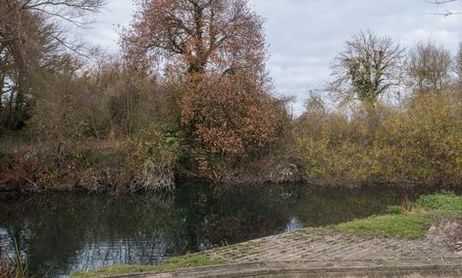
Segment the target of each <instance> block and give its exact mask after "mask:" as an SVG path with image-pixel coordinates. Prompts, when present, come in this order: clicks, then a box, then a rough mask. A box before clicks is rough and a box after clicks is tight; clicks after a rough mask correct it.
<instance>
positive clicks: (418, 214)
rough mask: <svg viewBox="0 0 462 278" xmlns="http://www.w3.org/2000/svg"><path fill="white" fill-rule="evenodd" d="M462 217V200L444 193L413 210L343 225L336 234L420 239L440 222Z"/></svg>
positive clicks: (402, 209)
mask: <svg viewBox="0 0 462 278" xmlns="http://www.w3.org/2000/svg"><path fill="white" fill-rule="evenodd" d="M460 213H462V196H457V195H455V194H454V193H451V192H441V193H437V194H432V195H425V196H422V197H420V198H419V199H418V200H417V201H416V202H415V203H414V204H412V205H411V206H408V207H407V208H405V207H397V206H393V207H390V208H389V210H388V213H387V214H385V215H374V216H371V217H368V218H364V219H358V220H354V221H351V222H347V223H342V224H339V225H337V226H335V227H334V229H335V230H337V231H340V232H347V233H356V234H360V235H368V236H389V237H398V238H409V239H421V238H424V237H425V235H426V234H427V231H428V230H429V228H430V227H431V226H433V225H437V224H438V221H439V220H440V219H441V218H448V217H454V216H456V215H457V214H460Z"/></svg>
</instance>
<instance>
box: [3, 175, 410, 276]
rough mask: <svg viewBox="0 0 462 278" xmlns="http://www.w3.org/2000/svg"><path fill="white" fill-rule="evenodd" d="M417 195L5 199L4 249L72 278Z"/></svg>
mask: <svg viewBox="0 0 462 278" xmlns="http://www.w3.org/2000/svg"><path fill="white" fill-rule="evenodd" d="M416 195H417V193H415V192H414V193H412V194H410V193H408V192H406V191H405V190H403V189H391V188H386V187H375V188H360V189H338V188H336V189H312V188H311V189H310V188H309V187H307V186H296V185H291V186H287V185H286V186H279V185H265V186H227V187H223V186H222V187H213V186H208V185H200V184H184V185H181V186H179V187H178V188H177V190H176V191H175V192H174V193H173V194H171V195H169V196H162V197H158V196H155V197H154V196H151V197H148V196H139V195H136V196H134V195H130V196H110V195H96V196H95V195H85V194H83V195H82V194H53V195H40V196H32V197H20V198H17V197H16V198H15V197H11V196H8V197H6V196H3V197H0V244H2V245H3V246H6V247H7V249H8V250H9V252H14V246H15V242H16V243H17V244H18V246H19V249H20V250H21V252H22V253H23V255H24V256H25V257H27V264H28V267H29V272H30V273H31V274H32V276H33V277H67V276H68V275H69V273H71V272H73V271H85V270H91V269H95V268H98V267H101V266H107V265H114V264H158V263H160V262H162V261H164V260H165V259H166V258H168V257H169V256H175V255H182V254H185V253H188V252H195V251H199V250H205V249H209V248H212V247H214V246H220V245H225V244H233V243H238V242H242V241H247V240H250V239H254V238H258V237H263V236H268V235H274V234H278V233H282V232H286V231H291V230H295V229H299V228H302V227H314V226H323V225H328V224H335V223H340V222H344V221H348V220H352V219H354V218H358V217H365V216H368V215H371V214H376V213H381V212H383V211H384V210H385V209H386V207H387V206H389V205H393V204H399V203H400V202H401V201H402V200H403V198H409V199H412V198H413V197H415V196H416Z"/></svg>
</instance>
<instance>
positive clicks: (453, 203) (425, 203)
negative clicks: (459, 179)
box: [416, 192, 462, 213]
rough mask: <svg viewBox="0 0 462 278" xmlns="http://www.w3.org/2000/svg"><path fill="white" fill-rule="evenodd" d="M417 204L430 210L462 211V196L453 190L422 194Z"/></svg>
mask: <svg viewBox="0 0 462 278" xmlns="http://www.w3.org/2000/svg"><path fill="white" fill-rule="evenodd" d="M416 204H417V205H418V206H420V207H422V208H423V209H426V210H430V211H438V212H447V213H462V196H457V195H456V194H454V193H452V192H441V193H436V194H432V195H426V196H422V197H420V198H419V199H418V200H417V202H416Z"/></svg>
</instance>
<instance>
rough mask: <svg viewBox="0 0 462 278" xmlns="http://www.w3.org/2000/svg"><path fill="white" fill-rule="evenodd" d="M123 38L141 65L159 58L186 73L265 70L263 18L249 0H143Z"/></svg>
mask: <svg viewBox="0 0 462 278" xmlns="http://www.w3.org/2000/svg"><path fill="white" fill-rule="evenodd" d="M122 41H123V43H122V45H123V48H124V49H125V54H126V57H127V58H129V60H130V61H132V62H133V63H135V64H136V65H137V66H138V67H142V68H143V69H146V68H150V67H152V65H153V63H155V64H156V65H158V66H159V65H164V66H167V67H169V66H174V67H176V68H179V69H180V70H181V71H182V73H205V72H209V73H211V72H213V73H219V74H226V73H233V72H236V71H239V72H243V71H245V72H248V73H252V74H257V75H261V74H263V68H264V67H263V62H264V48H265V41H264V36H263V32H262V19H261V18H260V17H259V16H258V15H256V14H255V13H254V12H253V11H251V10H250V9H249V8H248V4H247V0H148V1H142V2H141V4H140V10H139V12H138V13H137V14H136V16H135V18H134V20H133V22H132V24H131V28H129V29H127V30H125V31H124V32H123V40H122Z"/></svg>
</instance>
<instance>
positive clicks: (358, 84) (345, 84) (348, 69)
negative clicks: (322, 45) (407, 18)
mask: <svg viewBox="0 0 462 278" xmlns="http://www.w3.org/2000/svg"><path fill="white" fill-rule="evenodd" d="M402 58H403V49H402V48H401V47H400V46H399V45H398V44H396V43H395V42H393V40H392V39H391V38H388V37H379V36H377V35H375V34H374V33H372V32H371V31H365V32H364V31H362V32H359V33H358V34H355V35H353V37H352V38H351V39H350V40H348V41H347V42H346V43H345V49H344V50H343V52H341V53H340V54H339V55H338V56H337V58H336V59H335V63H334V65H333V66H332V68H333V73H332V76H333V78H334V80H333V81H332V82H331V84H330V88H329V89H330V90H331V91H334V92H339V93H341V94H342V95H343V96H345V97H347V98H349V99H357V100H360V101H361V102H362V103H364V104H366V105H367V106H370V107H374V106H375V103H376V102H377V99H378V97H379V96H380V95H382V94H384V93H386V92H387V91H388V90H390V89H391V88H392V87H393V86H397V85H399V84H400V71H399V70H400V67H401V65H402Z"/></svg>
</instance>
